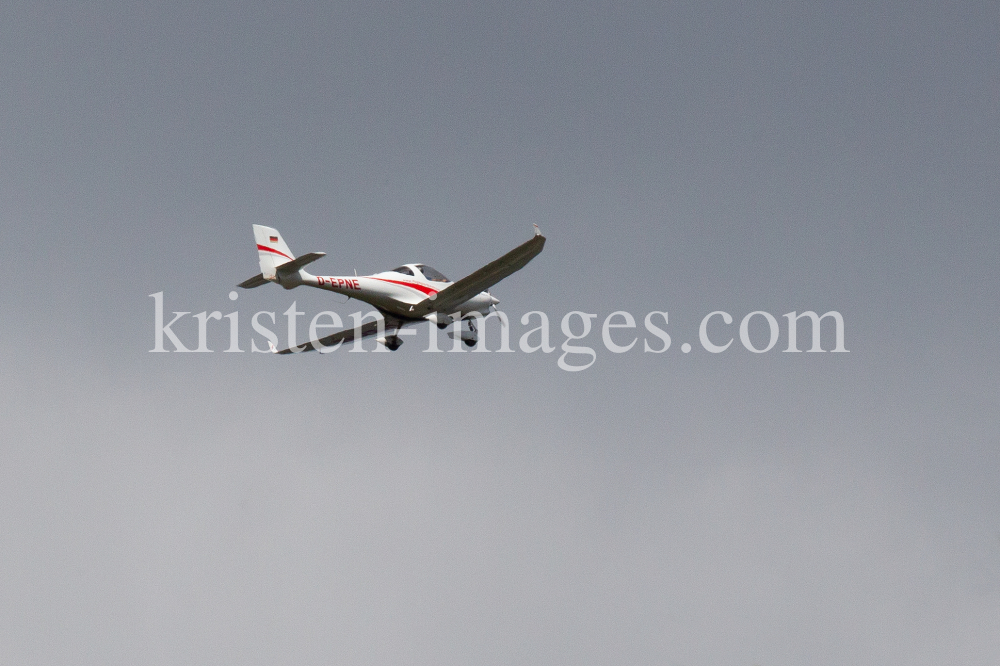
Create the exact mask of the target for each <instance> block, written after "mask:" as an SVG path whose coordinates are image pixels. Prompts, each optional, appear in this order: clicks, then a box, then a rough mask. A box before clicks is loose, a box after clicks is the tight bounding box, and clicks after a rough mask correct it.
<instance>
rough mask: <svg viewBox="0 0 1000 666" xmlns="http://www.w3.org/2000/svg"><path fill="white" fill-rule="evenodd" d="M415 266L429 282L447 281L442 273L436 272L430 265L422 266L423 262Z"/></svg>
mask: <svg viewBox="0 0 1000 666" xmlns="http://www.w3.org/2000/svg"><path fill="white" fill-rule="evenodd" d="M417 268H419V269H420V271H421V272H422V273H423V274H424V276H425V277H426V278H427V279H428V280H430V281H431V282H447V281H448V278H446V277H445V276H444V275H442V274H441V273H439V272H437V271H436V270H434V269H433V268H431V267H430V266H424V265H423V264H418V265H417Z"/></svg>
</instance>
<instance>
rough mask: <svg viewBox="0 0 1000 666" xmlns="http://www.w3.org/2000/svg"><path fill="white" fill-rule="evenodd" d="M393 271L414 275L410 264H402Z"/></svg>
mask: <svg viewBox="0 0 1000 666" xmlns="http://www.w3.org/2000/svg"><path fill="white" fill-rule="evenodd" d="M392 272H393V273H402V274H403V275H413V271H411V270H410V267H409V266H400V267H399V268H393V269H392Z"/></svg>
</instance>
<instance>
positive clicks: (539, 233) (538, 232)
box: [531, 224, 542, 236]
mask: <svg viewBox="0 0 1000 666" xmlns="http://www.w3.org/2000/svg"><path fill="white" fill-rule="evenodd" d="M531 226H533V227H534V228H535V235H536V236H541V235H542V230H541V229H539V228H538V225H537V224H532V225H531Z"/></svg>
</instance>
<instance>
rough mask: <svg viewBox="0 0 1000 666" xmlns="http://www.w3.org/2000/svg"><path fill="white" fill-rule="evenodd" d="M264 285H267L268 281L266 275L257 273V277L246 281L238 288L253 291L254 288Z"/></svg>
mask: <svg viewBox="0 0 1000 666" xmlns="http://www.w3.org/2000/svg"><path fill="white" fill-rule="evenodd" d="M262 284H267V280H265V279H264V275H263V274H262V273H257V275H254V276H253V277H252V278H250V279H249V280H244V281H243V282H240V283H239V284H238V285H236V286H237V287H240V288H242V289H253V288H254V287H259V286H261V285H262Z"/></svg>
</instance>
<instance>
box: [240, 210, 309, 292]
mask: <svg viewBox="0 0 1000 666" xmlns="http://www.w3.org/2000/svg"><path fill="white" fill-rule="evenodd" d="M253 237H254V240H255V241H256V242H257V256H258V258H259V259H260V273H259V274H258V275H255V276H253V277H252V278H250V279H249V280H244V281H243V282H241V283H239V284H238V285H237V286H238V287H242V288H244V289H253V288H254V287H259V286H261V285H264V284H267V283H268V282H277V283H278V284H280V285H281V286H282V287H284V288H285V289H291V288H293V287H297V286H298V285H300V284H302V280H303V279H304V278H305V277H308V274H307V273H304V272H302V273H300V271H301V270H302V267H303V266H305V265H306V264H310V263H312V262H314V261H316V260H317V259H319V258H320V257H325V256H326V253H325V252H309V253H308V254H304V255H302V256H301V257H298V258H296V257H295V255H294V254H292V251H291V250H290V249H289V247H288V245H287V244H286V243H285V239H284V238H282V237H281V234H279V233H278V230H277V229H273V228H271V227H265V226H263V225H260V224H255V225H253Z"/></svg>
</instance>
